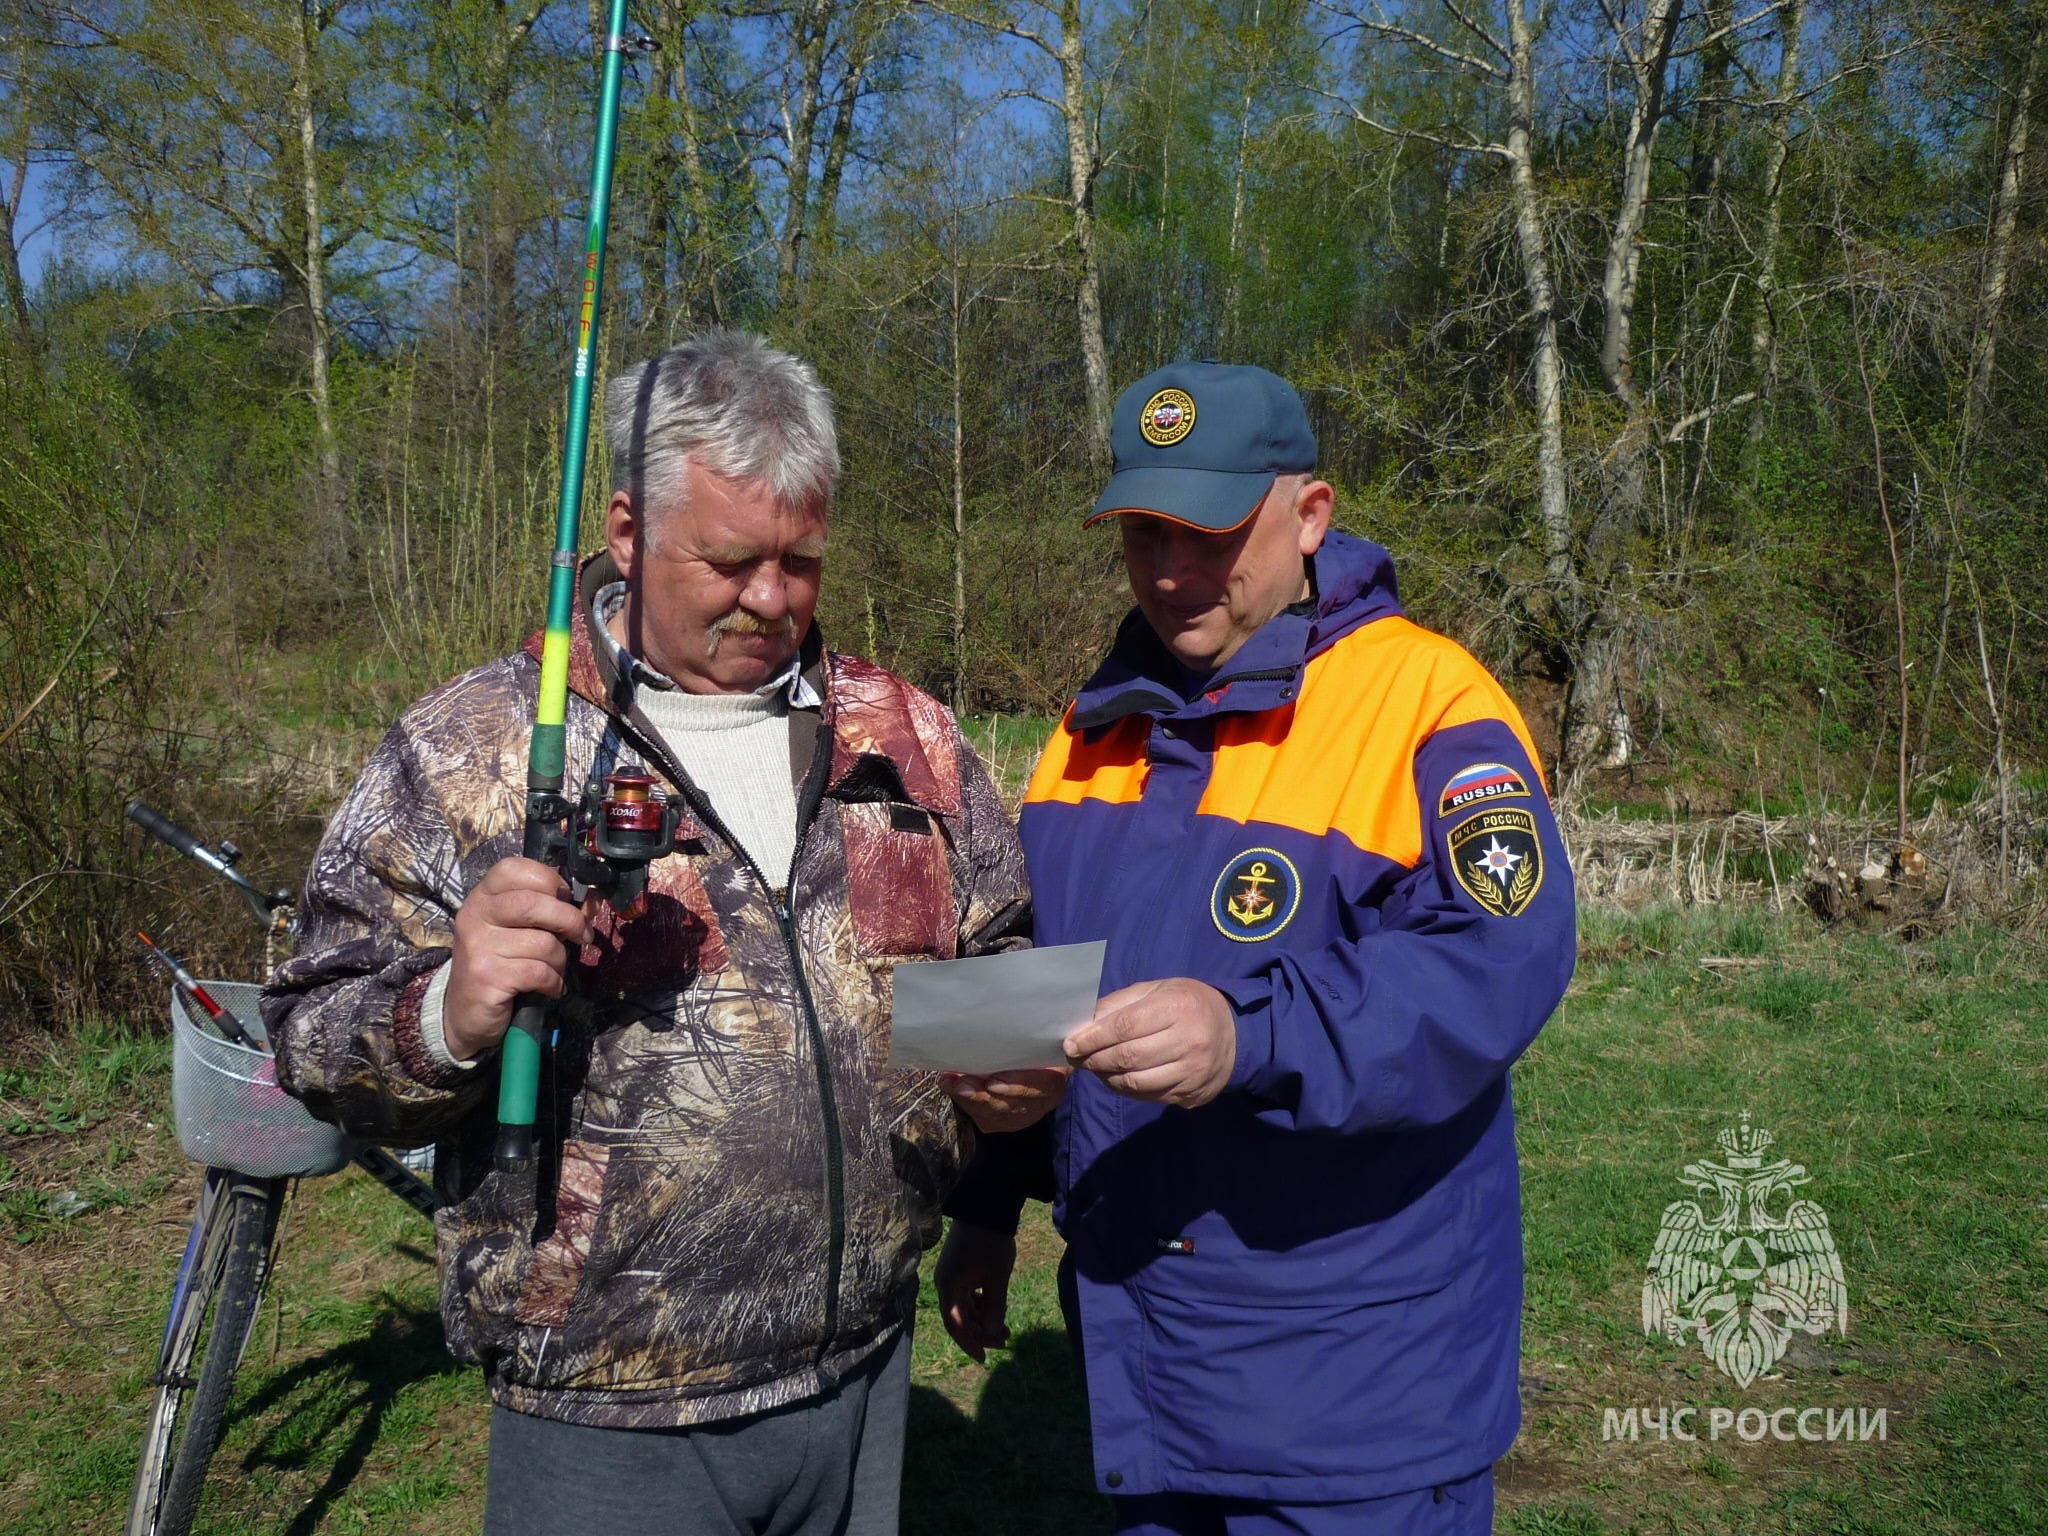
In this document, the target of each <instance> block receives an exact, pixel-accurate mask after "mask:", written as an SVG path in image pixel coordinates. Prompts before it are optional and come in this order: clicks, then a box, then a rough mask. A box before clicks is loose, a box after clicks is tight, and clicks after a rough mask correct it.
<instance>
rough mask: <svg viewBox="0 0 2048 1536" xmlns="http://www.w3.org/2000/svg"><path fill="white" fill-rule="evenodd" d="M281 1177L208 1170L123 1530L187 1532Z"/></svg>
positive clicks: (133, 1533)
mask: <svg viewBox="0 0 2048 1536" xmlns="http://www.w3.org/2000/svg"><path fill="white" fill-rule="evenodd" d="M287 1183H288V1181H287V1180H284V1179H252V1178H246V1177H244V1176H242V1175H240V1174H235V1173H230V1172H228V1171H227V1170H226V1169H220V1168H210V1169H208V1170H207V1185H206V1191H205V1193H204V1194H202V1195H201V1197H200V1204H199V1214H198V1215H197V1216H196V1217H195V1218H194V1220H193V1229H192V1237H191V1239H190V1241H189V1242H188V1243H187V1245H186V1260H185V1265H184V1266H183V1268H182V1269H181V1270H180V1273H179V1277H178V1291H177V1293H176V1294H175V1295H174V1296H173V1298H172V1303H171V1318H170V1322H169V1324H168V1325H167V1326H166V1328H165V1329H164V1344H163V1353H162V1356H161V1357H160V1359H159V1361H158V1365H157V1376H156V1380H157V1393H156V1401H155V1402H154V1403H153V1404H152V1405H151V1408H150V1416H149V1424H148V1427H147V1429H146V1430H145V1431H144V1433H143V1440H142V1459H141V1465H140V1466H139V1467H138V1468H137V1469H136V1473H135V1492H134V1495H133V1496H132V1497H131V1498H130V1500H129V1502H128V1524H127V1527H126V1536H186V1533H187V1532H188V1531H190V1530H191V1528H192V1516H193V1514H194V1513H195V1512H196V1511H197V1509H198V1507H199V1492H200V1489H201V1488H202V1487H203V1486H204V1484H205V1481H206V1464H207V1463H208V1462H209V1461H211V1460H212V1459H213V1452H214V1448H215V1447H216V1446H218V1445H219V1444H220V1432H221V1425H222V1422H223V1420H224V1419H225V1418H226V1416H227V1407H228V1397H229V1395H230V1394H231V1393H232V1392H233V1390H234V1384H235V1368H236V1367H237V1366H239V1365H240V1364H241V1363H242V1351H243V1350H244V1349H246V1348H247V1347H248V1343H249V1335H250V1333H251V1331H252V1330H253V1329H254V1327H255V1323H256V1312H257V1308H258V1307H259V1306H260V1305H261V1304H262V1301H263V1282H264V1279H265V1278H266V1276H267V1275H268V1273H269V1270H270V1246H271V1241H272V1239H273V1238H274V1236H275V1235H276V1232H277V1220H278V1215H279V1213H280V1212H281V1211H282V1210H283V1208H284V1193H285V1186H286V1184H287Z"/></svg>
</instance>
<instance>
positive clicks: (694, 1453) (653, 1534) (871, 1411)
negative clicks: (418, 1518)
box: [484, 1329, 910, 1536]
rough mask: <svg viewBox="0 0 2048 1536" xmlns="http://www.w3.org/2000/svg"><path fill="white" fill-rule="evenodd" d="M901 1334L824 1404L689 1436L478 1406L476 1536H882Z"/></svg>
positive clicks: (899, 1409) (894, 1475)
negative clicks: (487, 1450) (480, 1528)
mask: <svg viewBox="0 0 2048 1536" xmlns="http://www.w3.org/2000/svg"><path fill="white" fill-rule="evenodd" d="M909 1407H910V1333H909V1330H908V1329H906V1330H905V1331H904V1332H902V1333H901V1334H899V1335H897V1337H896V1340H895V1342H894V1343H891V1344H889V1345H886V1346H885V1347H884V1348H882V1349H880V1350H878V1351H877V1352H876V1353H875V1354H874V1356H873V1357H872V1358H870V1359H869V1360H868V1361H866V1362H864V1363H863V1365H862V1366H861V1368H860V1369H859V1370H857V1371H855V1372H854V1373H853V1374H852V1375H850V1376H848V1377H847V1378H846V1380H845V1381H844V1382H842V1383H841V1384H840V1387H839V1390H838V1391H837V1392H834V1393H833V1394H832V1395H831V1396H829V1397H818V1398H811V1399H809V1400H807V1401H805V1402H801V1403H793V1404H791V1405H790V1406H789V1407H787V1408H777V1409H774V1410H773V1411H771V1412H768V1413H761V1414H755V1415H752V1416H751V1417H748V1418H744V1419H733V1420H730V1421H727V1422H721V1423H715V1424H700V1425H697V1426H695V1427H694V1428H690V1429H590V1428H587V1427H585V1426H583V1425H580V1424H563V1423H560V1422H558V1421H556V1420H554V1419H541V1418H535V1417H534V1416H532V1415H531V1414H524V1413H514V1412H512V1411H511V1410H510V1409H508V1408H493V1409H492V1410H491V1465H490V1493H489V1497H488V1499H487V1501H486V1505H485V1510H484V1533H485V1536H896V1505H897V1495H898V1490H899V1487H900V1485H901V1483H902V1481H903V1421H904V1417H905V1415H906V1414H907V1413H908V1412H909Z"/></svg>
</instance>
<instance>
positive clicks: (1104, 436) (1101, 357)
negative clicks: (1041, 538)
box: [1059, 0, 1110, 477]
mask: <svg viewBox="0 0 2048 1536" xmlns="http://www.w3.org/2000/svg"><path fill="white" fill-rule="evenodd" d="M1059 61H1060V115H1061V116H1062V117H1063V118H1064V119H1065V120H1066V129H1067V188H1068V198H1069V200H1070V202H1071V204H1072V209H1073V221H1074V257H1075V283H1074V310H1075V318H1076V320H1077V322H1078V324H1079V328H1080V338H1081V370H1082V373H1083V374H1084V375H1085V377H1086V379H1087V384H1088V458H1089V463H1090V466H1091V467H1092V468H1093V469H1094V471H1095V473H1096V475H1097V476H1098V477H1100V476H1102V475H1105V474H1107V473H1108V472H1109V462H1110V453H1109V412H1110V396H1109V347H1108V344H1107V343H1106V342H1105V341H1104V339H1103V333H1102V270H1101V267H1100V265H1099V263H1098V261H1097V259H1096V254H1095V174H1096V170H1097V165H1096V146H1095V134H1094V131H1093V129H1092V127H1091V125H1090V124H1089V121H1088V80H1087V67H1086V66H1087V59H1086V53H1085V46H1084V41H1083V36H1082V25H1081V0H1061V3H1060V43H1059Z"/></svg>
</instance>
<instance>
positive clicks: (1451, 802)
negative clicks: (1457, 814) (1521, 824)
mask: <svg viewBox="0 0 2048 1536" xmlns="http://www.w3.org/2000/svg"><path fill="white" fill-rule="evenodd" d="M1517 796H1519V797H1520V798H1522V799H1524V800H1526V799H1528V798H1529V781H1528V780H1527V779H1526V778H1524V777H1523V776H1522V775H1521V773H1520V772H1518V771H1517V770H1515V769H1513V768H1510V767H1509V766H1508V765H1507V764H1506V763H1474V764H1473V765H1472V766H1471V767H1470V768H1465V769H1462V770H1460V771H1459V772H1457V773H1454V774H1452V775H1451V781H1450V783H1448V784H1446V785H1445V786H1444V792H1443V796H1442V798H1441V799H1439V800H1438V801H1437V803H1436V813H1437V815H1439V816H1448V815H1450V814H1451V813H1452V812H1454V811H1462V810H1464V809H1465V808H1466V807H1468V806H1474V805H1479V804H1482V803H1485V802H1489V801H1493V800H1509V799H1514V798H1515V797H1517Z"/></svg>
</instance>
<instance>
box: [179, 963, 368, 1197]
mask: <svg viewBox="0 0 2048 1536" xmlns="http://www.w3.org/2000/svg"><path fill="white" fill-rule="evenodd" d="M204 985H205V987H206V990H207V991H209V992H211V993H212V994H213V995H214V997H215V998H217V999H218V1000H219V1001H220V1003H221V1005H222V1006H223V1007H225V1008H227V1009H228V1010H229V1011H230V1012H232V1013H233V1014H234V1016H235V1017H236V1018H237V1019H239V1020H241V1022H242V1027H243V1028H244V1029H246V1030H248V1031H249V1033H250V1034H252V1035H254V1036H255V1037H256V1038H257V1039H259V1040H261V1039H262V1038H263V1020H262V1017H261V1016H260V1015H259V1014H258V1013H257V1011H256V998H257V995H258V994H259V993H260V992H261V991H262V989H261V988H260V987H257V986H254V985H252V984H250V983H248V982H242V981H209V982H206V983H205V984H204ZM171 1039H172V1047H171V1108H172V1110H173V1111H174V1112H175V1113H176V1116H177V1122H178V1145H179V1146H181V1147H183V1148H184V1149H185V1155H186V1156H187V1157H189V1158H191V1159H192V1160H193V1161H194V1162H197V1163H205V1164H206V1165H207V1166H208V1167H211V1168H232V1169H234V1170H235V1171H236V1172H238V1173H246V1174H250V1175H252V1176H253V1177H256V1178H279V1177H284V1176H294V1177H313V1176H316V1175H319V1174H323V1173H333V1172H334V1171H335V1170H336V1169H338V1168H341V1167H342V1166H343V1165H345V1164H346V1163H347V1162H348V1160H349V1158H350V1157H352V1156H353V1155H354V1153H355V1143H354V1142H352V1141H351V1140H350V1139H349V1138H348V1137H347V1136H345V1135H343V1134H342V1133H341V1132H340V1131H338V1130H336V1129H335V1128H334V1127H333V1126H331V1125H329V1124H327V1123H326V1122H325V1121H322V1120H315V1119H314V1118H313V1116H312V1114H311V1112H310V1111H309V1110H307V1108H306V1106H305V1105H303V1104H301V1103H300V1102H299V1101H298V1100H297V1099H295V1098H293V1097H292V1096H291V1095H290V1094H288V1093H286V1092H285V1091H284V1090H283V1089H282V1088H280V1087H278V1086H277V1063H276V1061H275V1060H273V1059H272V1058H271V1057H270V1056H269V1055H268V1054H267V1053H266V1052H263V1051H253V1050H251V1049H249V1047H247V1046H246V1045H236V1044H235V1043H234V1042H233V1041H231V1040H223V1039H221V1038H220V1036H218V1035H216V1034H214V1033H213V1032H212V1030H211V1029H210V1028H209V1027H207V1026H206V1025H204V1024H202V1023H201V1022H200V1021H199V1020H197V1019H195V1018H194V1017H193V1016H192V1015H191V1014H190V1013H189V1012H188V1011H187V1010H186V1007H185V1000H184V999H183V998H182V997H179V996H178V995H177V993H176V992H175V991H173V993H172V994H171Z"/></svg>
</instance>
